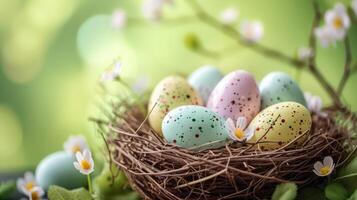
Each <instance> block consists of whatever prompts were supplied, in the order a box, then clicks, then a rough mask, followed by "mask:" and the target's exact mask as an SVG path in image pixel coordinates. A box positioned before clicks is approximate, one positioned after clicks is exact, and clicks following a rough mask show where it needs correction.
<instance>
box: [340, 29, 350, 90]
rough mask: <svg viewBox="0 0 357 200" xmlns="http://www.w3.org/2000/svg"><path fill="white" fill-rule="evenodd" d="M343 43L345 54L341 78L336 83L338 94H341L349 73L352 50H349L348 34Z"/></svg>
mask: <svg viewBox="0 0 357 200" xmlns="http://www.w3.org/2000/svg"><path fill="white" fill-rule="evenodd" d="M344 44H345V54H346V58H345V68H344V71H343V75H342V77H341V80H340V82H339V84H338V88H337V94H338V95H341V94H342V92H343V89H344V88H345V86H346V83H347V80H348V78H349V76H350V75H351V64H352V51H351V46H350V42H349V39H348V36H346V38H345V41H344Z"/></svg>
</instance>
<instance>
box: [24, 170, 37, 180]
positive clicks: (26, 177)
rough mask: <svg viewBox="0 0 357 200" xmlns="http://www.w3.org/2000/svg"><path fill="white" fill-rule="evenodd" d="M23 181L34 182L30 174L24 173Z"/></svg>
mask: <svg viewBox="0 0 357 200" xmlns="http://www.w3.org/2000/svg"><path fill="white" fill-rule="evenodd" d="M24 177H25V181H26V182H29V181H34V180H35V176H34V175H33V173H32V172H25V175H24Z"/></svg>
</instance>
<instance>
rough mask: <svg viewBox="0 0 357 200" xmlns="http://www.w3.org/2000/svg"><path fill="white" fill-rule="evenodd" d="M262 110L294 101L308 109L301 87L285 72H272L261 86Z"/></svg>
mask: <svg viewBox="0 0 357 200" xmlns="http://www.w3.org/2000/svg"><path fill="white" fill-rule="evenodd" d="M259 90H260V96H261V100H262V104H261V106H262V108H263V109H264V108H266V107H268V106H271V105H274V104H277V103H280V102H286V101H293V102H297V103H300V104H302V105H304V106H305V107H306V101H305V97H304V94H303V92H302V90H301V89H300V87H299V85H298V84H297V83H296V82H295V81H294V80H293V79H292V78H291V77H290V76H289V75H288V74H286V73H284V72H271V73H269V74H267V75H266V76H265V77H264V78H263V80H262V81H261V82H260V85H259Z"/></svg>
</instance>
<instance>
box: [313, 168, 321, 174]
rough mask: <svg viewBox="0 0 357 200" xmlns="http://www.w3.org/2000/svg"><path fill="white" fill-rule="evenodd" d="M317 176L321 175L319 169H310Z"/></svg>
mask: <svg viewBox="0 0 357 200" xmlns="http://www.w3.org/2000/svg"><path fill="white" fill-rule="evenodd" d="M312 171H313V172H314V173H315V174H316V175H317V176H322V175H321V174H320V172H319V171H316V170H315V169H313V170H312Z"/></svg>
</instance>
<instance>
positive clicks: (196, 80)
mask: <svg viewBox="0 0 357 200" xmlns="http://www.w3.org/2000/svg"><path fill="white" fill-rule="evenodd" d="M222 78H223V74H222V73H221V72H220V71H219V70H218V69H217V68H216V67H214V66H211V65H205V66H203V67H200V68H198V69H197V70H196V71H194V72H192V73H191V74H190V76H189V77H188V83H189V84H190V85H191V86H192V87H193V88H194V89H195V90H196V91H197V92H198V94H199V95H200V96H201V98H202V99H203V101H204V103H207V100H208V97H209V96H210V94H211V92H212V90H213V89H214V87H216V85H217V84H218V82H219V81H220V80H221V79H222Z"/></svg>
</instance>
